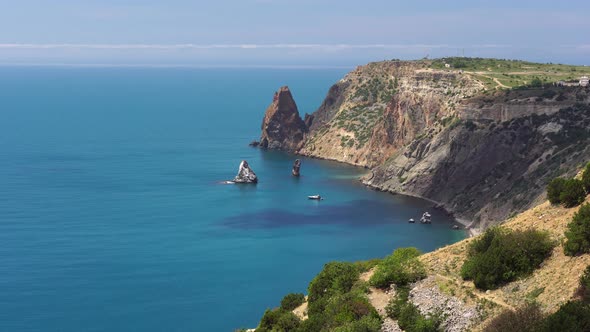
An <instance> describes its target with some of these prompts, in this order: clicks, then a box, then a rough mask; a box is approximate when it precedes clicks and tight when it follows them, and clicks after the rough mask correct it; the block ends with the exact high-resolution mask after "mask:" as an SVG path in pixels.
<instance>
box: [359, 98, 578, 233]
mask: <svg viewBox="0 0 590 332" xmlns="http://www.w3.org/2000/svg"><path fill="white" fill-rule="evenodd" d="M589 129H590V106H588V105H587V104H586V105H582V104H580V105H577V106H576V107H572V108H566V109H563V110H561V111H558V112H556V113H553V114H551V115H544V114H542V115H536V114H535V115H531V116H526V117H519V118H515V119H512V120H510V121H506V122H501V123H498V122H494V121H491V120H487V119H480V120H472V121H463V122H460V123H458V124H456V125H454V126H449V127H447V128H445V129H444V130H442V131H441V132H440V133H438V134H430V135H427V136H426V137H424V138H421V139H417V140H414V141H413V142H412V143H411V144H409V145H408V146H407V147H405V148H404V149H403V150H400V151H399V152H398V153H397V154H396V155H394V156H393V157H392V158H391V159H390V160H389V161H388V162H386V163H385V164H383V165H381V166H379V167H377V168H375V169H374V170H373V172H372V174H371V175H370V176H368V177H366V178H365V179H364V180H363V181H364V182H365V183H366V184H367V185H370V186H373V187H375V188H378V189H380V190H386V191H391V192H396V193H403V194H408V195H413V196H419V197H424V198H428V199H431V200H434V201H437V202H439V203H441V204H442V206H444V207H445V208H446V209H447V210H449V211H453V212H454V213H455V216H456V217H458V218H463V219H467V220H470V221H474V226H475V227H479V228H485V227H487V226H489V225H491V224H494V223H497V222H499V221H502V220H505V219H506V218H508V217H509V216H510V214H513V213H515V212H519V211H524V210H526V209H528V208H530V207H532V206H533V205H535V204H536V203H539V202H541V201H542V200H544V199H545V186H546V184H547V182H548V181H549V180H551V179H552V178H554V177H556V176H559V175H562V174H568V175H575V173H576V172H577V170H578V168H579V167H580V165H582V164H583V163H585V162H588V160H590V131H589Z"/></svg>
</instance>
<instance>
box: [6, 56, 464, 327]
mask: <svg viewBox="0 0 590 332" xmlns="http://www.w3.org/2000/svg"><path fill="white" fill-rule="evenodd" d="M344 73H345V72H344V71H343V70H298V71H296V70H271V69H265V70H261V69H257V70H254V69H120V68H119V69H108V68H102V69H98V68H96V69H88V68H0V101H1V107H0V114H1V116H2V118H1V119H2V120H1V121H0V294H2V296H0V330H2V331H41V330H43V331H231V330H233V329H234V328H237V327H253V326H255V325H256V323H257V321H258V319H259V318H260V316H261V314H262V313H263V311H264V310H265V309H266V308H267V307H272V306H276V305H278V303H279V301H280V299H281V297H282V296H283V295H284V294H286V293H288V292H304V291H305V288H306V287H307V283H308V282H309V281H310V280H311V278H312V277H313V276H314V275H315V274H316V273H317V272H318V271H319V270H320V269H321V268H322V266H323V264H324V263H326V262H328V261H330V260H348V261H353V260H361V259H368V258H372V257H381V256H384V255H386V254H388V253H390V252H391V251H392V250H393V249H395V248H397V247H400V246H410V245H411V246H417V247H418V248H420V249H422V250H425V251H428V250H433V249H435V248H437V247H440V246H442V245H444V244H448V243H451V242H455V241H457V240H460V239H461V238H463V237H464V234H463V233H462V232H457V231H453V230H451V229H450V220H448V218H447V217H445V216H444V215H443V214H442V213H440V212H438V211H435V210H432V209H431V208H430V206H431V204H430V203H427V202H424V201H421V200H417V199H413V198H408V197H403V196H393V195H389V194H385V193H380V192H376V191H372V190H368V189H366V188H365V187H363V186H362V185H360V184H359V183H358V181H356V180H355V179H356V178H357V177H358V176H359V175H360V174H362V172H363V171H364V170H362V169H358V168H353V167H349V166H346V165H342V164H337V163H333V162H327V161H321V160H314V159H305V158H304V159H303V166H302V174H303V176H302V177H301V178H299V179H294V178H292V177H291V176H290V168H291V165H292V162H293V160H294V158H295V157H294V156H290V155H287V154H284V153H280V152H265V151H261V150H258V149H253V148H250V147H248V146H247V144H248V142H249V141H251V140H252V139H254V138H257V137H258V135H259V130H260V121H261V119H262V116H263V112H264V110H265V109H266V107H267V106H268V104H269V103H270V101H271V99H272V94H273V92H274V91H275V90H276V89H277V88H278V87H279V86H281V85H285V84H288V85H289V86H290V87H291V90H292V91H293V94H294V96H295V98H296V101H297V103H298V105H299V108H300V111H301V112H302V113H303V112H306V111H307V112H311V111H313V110H314V109H315V108H316V107H317V105H319V104H320V102H321V100H322V99H323V97H324V95H325V93H326V92H327V90H328V88H329V87H330V85H331V84H332V83H333V82H335V81H337V80H338V79H339V78H340V77H342V75H343V74H344ZM242 159H247V160H248V161H249V163H250V165H251V166H252V168H253V169H254V170H255V172H256V173H257V174H258V176H259V178H260V183H259V184H258V185H256V186H251V185H243V186H239V185H224V184H221V183H220V181H223V180H228V179H231V178H232V177H233V176H234V175H235V173H236V172H237V168H238V165H239V162H240V160H242ZM315 193H321V194H322V195H323V196H325V197H326V200H324V201H321V202H316V201H309V200H307V199H306V196H307V195H309V194H315ZM426 209H428V210H430V211H431V212H432V214H433V220H434V222H433V224H432V225H420V224H414V225H412V224H408V223H407V219H408V218H410V217H413V218H416V219H417V218H418V217H419V216H420V214H421V213H422V212H423V211H424V210H426Z"/></svg>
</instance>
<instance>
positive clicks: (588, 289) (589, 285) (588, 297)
mask: <svg viewBox="0 0 590 332" xmlns="http://www.w3.org/2000/svg"><path fill="white" fill-rule="evenodd" d="M576 295H577V296H578V297H579V298H580V299H581V300H582V302H584V303H588V304H590V266H588V267H587V268H586V270H585V271H584V274H582V276H581V277H580V286H579V287H578V291H577V292H576Z"/></svg>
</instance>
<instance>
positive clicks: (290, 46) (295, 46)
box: [0, 43, 510, 50]
mask: <svg viewBox="0 0 590 332" xmlns="http://www.w3.org/2000/svg"><path fill="white" fill-rule="evenodd" d="M456 47H485V48H506V47H510V45H448V44H21V43H4V44H0V49H105V50H108V49H116V50H184V49H188V50H190V49H195V50H208V49H317V50H347V49H424V48H431V49H441V48H456Z"/></svg>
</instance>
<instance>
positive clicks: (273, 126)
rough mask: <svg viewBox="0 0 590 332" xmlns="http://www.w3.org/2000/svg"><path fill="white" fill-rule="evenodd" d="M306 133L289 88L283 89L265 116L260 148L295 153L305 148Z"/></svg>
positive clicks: (275, 96) (276, 94) (275, 95)
mask: <svg viewBox="0 0 590 332" xmlns="http://www.w3.org/2000/svg"><path fill="white" fill-rule="evenodd" d="M306 132H307V126H306V124H305V122H303V120H302V119H301V117H300V116H299V111H298V109H297V104H295V100H293V96H292V95H291V91H290V90H289V87H286V86H284V87H281V88H280V89H279V91H277V92H275V94H274V97H273V101H272V103H271V104H270V106H269V107H268V108H267V109H266V113H265V114H264V119H263V120H262V134H261V136H260V146H261V147H263V148H268V149H280V150H285V151H291V152H295V151H298V150H299V149H300V148H301V147H302V146H303V140H304V137H305V133H306Z"/></svg>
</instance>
